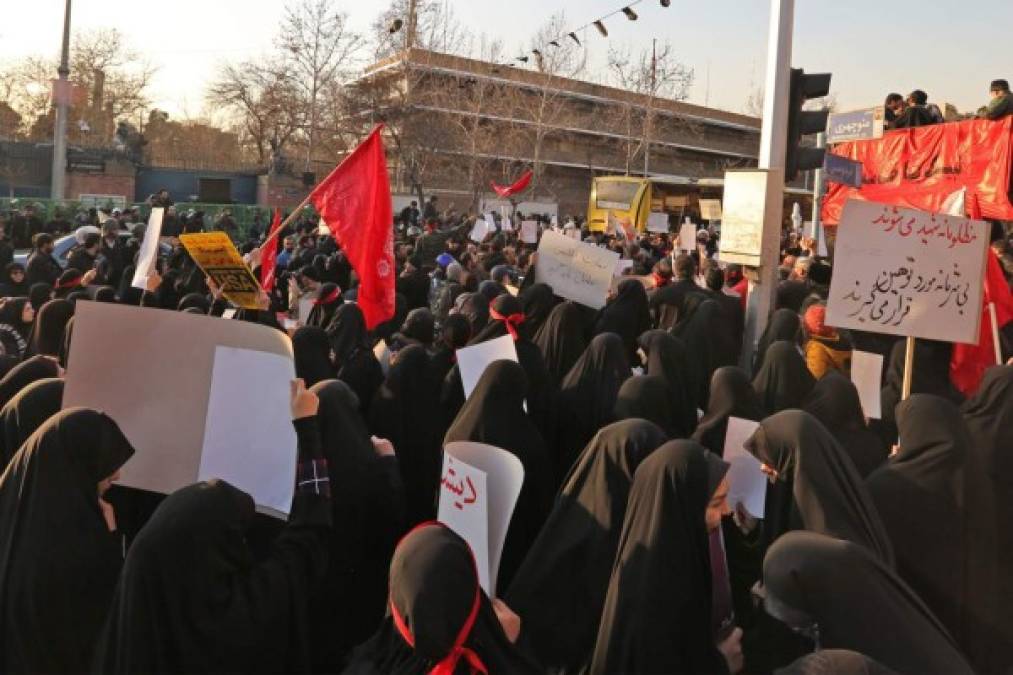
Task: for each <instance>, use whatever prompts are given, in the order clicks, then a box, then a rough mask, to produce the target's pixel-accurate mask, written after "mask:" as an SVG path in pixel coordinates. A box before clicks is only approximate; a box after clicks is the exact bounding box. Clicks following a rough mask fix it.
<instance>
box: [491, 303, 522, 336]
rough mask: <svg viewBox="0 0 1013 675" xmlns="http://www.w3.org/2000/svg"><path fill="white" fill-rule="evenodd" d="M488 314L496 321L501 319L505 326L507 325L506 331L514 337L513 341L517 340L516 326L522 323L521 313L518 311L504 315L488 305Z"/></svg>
mask: <svg viewBox="0 0 1013 675" xmlns="http://www.w3.org/2000/svg"><path fill="white" fill-rule="evenodd" d="M489 316H491V317H492V318H494V319H496V320H497V321H502V322H503V323H505V324H506V327H507V332H509V333H510V337H512V338H513V339H514V342H517V338H518V337H520V336H519V335H518V334H517V326H519V325H521V324H522V323H524V315H523V314H521V313H520V312H518V313H516V314H510V315H507V316H504V315H502V314H500V313H499V312H497V311H496V310H495V309H493V308H492V307H490V308H489Z"/></svg>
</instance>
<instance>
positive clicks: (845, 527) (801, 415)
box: [745, 410, 894, 567]
mask: <svg viewBox="0 0 1013 675" xmlns="http://www.w3.org/2000/svg"><path fill="white" fill-rule="evenodd" d="M745 447H746V449H747V450H748V451H749V452H751V453H752V454H753V455H754V456H755V457H756V458H757V459H758V460H760V461H761V462H763V463H764V464H766V465H767V466H769V467H771V468H772V469H774V470H775V471H777V474H778V475H777V480H776V482H775V484H774V485H773V486H769V487H768V488H767V503H766V507H765V509H764V517H763V530H764V531H763V537H764V542H765V545H766V546H769V545H770V544H771V543H772V542H773V541H774V540H775V539H777V538H778V537H779V536H781V535H783V534H784V533H785V532H788V531H789V530H810V531H813V532H819V533H821V534H828V535H831V536H833V537H838V538H840V539H847V540H848V541H853V542H855V543H857V544H861V545H862V546H865V547H866V548H867V549H868V550H869V551H870V552H871V553H872V554H873V555H875V556H877V557H878V558H879V559H880V560H882V561H883V563H884V564H886V565H888V566H890V567H893V565H894V557H893V547H892V546H891V545H890V538H889V535H888V534H887V532H886V528H885V527H883V522H882V521H881V520H880V518H879V513H878V512H877V511H876V505H875V504H874V503H873V501H872V497H870V496H869V493H868V491H867V490H866V488H865V485H864V484H863V482H862V478H861V476H859V475H858V470H857V469H855V465H854V463H853V462H852V461H851V459H850V458H849V457H848V456H847V454H846V453H845V452H844V450H843V449H842V448H841V446H840V445H838V444H837V441H835V440H834V438H833V436H831V435H830V432H828V431H827V430H826V429H825V428H823V425H822V424H820V423H819V422H817V421H816V418H814V417H813V416H812V415H810V414H809V413H806V412H802V411H801V410H786V411H784V412H781V413H778V414H776V415H773V416H771V417H768V418H767V419H765V420H763V422H761V423H760V427H759V428H758V429H757V430H756V431H755V432H754V433H753V435H752V436H751V437H750V438H749V440H748V441H746V444H745Z"/></svg>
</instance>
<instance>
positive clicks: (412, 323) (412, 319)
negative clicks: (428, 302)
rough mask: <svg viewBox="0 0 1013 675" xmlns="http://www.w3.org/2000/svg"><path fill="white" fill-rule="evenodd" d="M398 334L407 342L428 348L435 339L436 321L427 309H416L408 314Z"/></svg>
mask: <svg viewBox="0 0 1013 675" xmlns="http://www.w3.org/2000/svg"><path fill="white" fill-rule="evenodd" d="M400 333H401V335H403V336H404V337H406V338H408V339H409V340H414V341H415V342H417V343H419V344H421V345H423V346H425V347H429V346H430V345H432V344H433V340H434V339H435V337H436V335H435V333H436V319H434V318H433V313H432V312H431V311H429V308H428V307H418V308H416V309H413V310H412V311H410V312H408V317H407V318H406V319H405V321H404V324H403V325H402V326H401V331H400Z"/></svg>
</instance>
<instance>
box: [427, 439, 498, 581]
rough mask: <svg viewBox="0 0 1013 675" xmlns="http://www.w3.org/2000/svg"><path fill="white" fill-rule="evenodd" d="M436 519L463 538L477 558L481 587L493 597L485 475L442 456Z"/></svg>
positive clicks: (450, 457)
mask: <svg viewBox="0 0 1013 675" xmlns="http://www.w3.org/2000/svg"><path fill="white" fill-rule="evenodd" d="M436 519H437V520H439V521H440V522H441V523H443V524H444V525H446V526H447V527H449V528H450V529H451V530H453V531H454V532H456V533H457V534H458V535H460V537H461V539H464V541H466V542H467V543H468V546H469V547H470V548H471V552H472V553H473V554H474V555H475V567H476V568H478V584H479V585H480V586H481V587H482V590H484V591H485V592H486V593H487V594H489V595H492V594H493V591H492V590H490V589H491V588H492V585H491V577H492V574H491V566H490V564H489V491H488V489H487V486H486V474H485V472H484V471H480V470H479V469H476V468H475V467H473V466H470V465H468V464H467V463H465V462H462V461H461V460H459V459H454V458H453V457H452V456H451V455H450V453H449V452H446V453H444V454H443V472H442V474H441V477H440V501H439V508H438V509H437V512H436Z"/></svg>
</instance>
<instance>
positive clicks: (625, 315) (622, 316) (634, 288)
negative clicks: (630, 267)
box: [594, 279, 651, 361]
mask: <svg viewBox="0 0 1013 675" xmlns="http://www.w3.org/2000/svg"><path fill="white" fill-rule="evenodd" d="M650 327H651V311H650V309H649V308H648V306H647V291H646V290H645V289H644V285H643V284H642V283H640V280H639V279H625V280H623V281H621V282H620V283H619V288H618V289H617V291H616V296H615V297H614V298H612V300H610V301H609V303H608V304H607V305H606V306H605V307H604V308H602V310H601V313H600V314H599V315H598V320H597V321H595V324H594V335H601V334H602V333H615V334H616V335H618V336H619V337H620V338H622V341H623V346H624V347H625V348H626V356H627V358H629V359H630V360H631V361H632V360H633V358H634V357H635V356H636V353H637V338H638V337H640V334H641V333H643V332H644V331H646V330H648V329H650Z"/></svg>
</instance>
